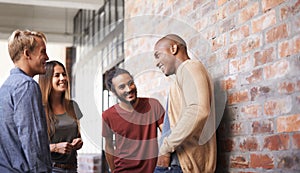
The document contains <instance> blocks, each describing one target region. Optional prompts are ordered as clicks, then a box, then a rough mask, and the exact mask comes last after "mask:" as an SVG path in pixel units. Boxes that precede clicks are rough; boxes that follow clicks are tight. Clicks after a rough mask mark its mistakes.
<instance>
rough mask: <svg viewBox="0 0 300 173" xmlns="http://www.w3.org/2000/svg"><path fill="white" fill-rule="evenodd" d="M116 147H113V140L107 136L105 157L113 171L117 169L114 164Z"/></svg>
mask: <svg viewBox="0 0 300 173" xmlns="http://www.w3.org/2000/svg"><path fill="white" fill-rule="evenodd" d="M113 153H114V147H113V140H112V138H110V137H106V138H105V157H106V160H107V163H108V166H109V168H110V170H111V171H113V170H114V169H115V164H114V155H113Z"/></svg>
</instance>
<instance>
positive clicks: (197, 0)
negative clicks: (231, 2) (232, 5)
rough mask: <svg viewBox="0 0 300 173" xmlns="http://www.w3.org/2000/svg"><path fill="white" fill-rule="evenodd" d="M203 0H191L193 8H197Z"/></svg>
mask: <svg viewBox="0 0 300 173" xmlns="http://www.w3.org/2000/svg"><path fill="white" fill-rule="evenodd" d="M225 1H226V0H225ZM204 2H205V1H204V0H194V1H193V10H195V9H197V8H198V7H200V6H201V5H202V4H203V3H204Z"/></svg>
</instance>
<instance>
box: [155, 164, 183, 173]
mask: <svg viewBox="0 0 300 173" xmlns="http://www.w3.org/2000/svg"><path fill="white" fill-rule="evenodd" d="M154 173H182V170H181V167H180V166H178V165H171V166H170V167H161V166H156V167H155V170H154Z"/></svg>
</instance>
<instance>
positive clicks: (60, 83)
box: [52, 65, 68, 93]
mask: <svg viewBox="0 0 300 173" xmlns="http://www.w3.org/2000/svg"><path fill="white" fill-rule="evenodd" d="M52 88H53V91H55V92H61V93H63V92H65V91H66V90H67V89H68V78H67V74H66V71H65V70H64V68H63V67H62V66H60V65H55V66H54V68H53V76H52Z"/></svg>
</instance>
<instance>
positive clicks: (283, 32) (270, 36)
mask: <svg viewBox="0 0 300 173" xmlns="http://www.w3.org/2000/svg"><path fill="white" fill-rule="evenodd" d="M287 37H288V31H287V25H286V24H282V25H279V26H276V27H274V28H272V29H271V30H269V31H268V32H267V33H266V42H267V43H272V42H274V41H277V40H280V39H283V38H287Z"/></svg>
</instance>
